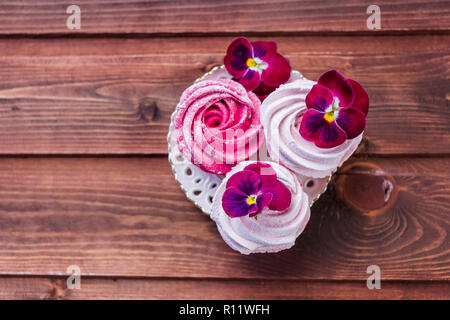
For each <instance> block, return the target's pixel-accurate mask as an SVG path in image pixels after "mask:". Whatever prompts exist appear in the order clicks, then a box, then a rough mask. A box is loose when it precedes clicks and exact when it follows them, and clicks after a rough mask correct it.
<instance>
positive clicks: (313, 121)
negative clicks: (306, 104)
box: [299, 109, 327, 141]
mask: <svg viewBox="0 0 450 320" xmlns="http://www.w3.org/2000/svg"><path fill="white" fill-rule="evenodd" d="M323 116H324V113H323V112H320V111H317V110H316V109H309V110H308V111H306V112H305V114H304V115H303V118H302V122H301V124H300V130H299V131H300V135H301V136H302V137H303V138H305V139H306V140H308V141H316V140H317V139H318V138H319V136H320V134H321V132H322V129H323V128H324V127H325V126H327V124H326V123H325V121H324V120H323Z"/></svg>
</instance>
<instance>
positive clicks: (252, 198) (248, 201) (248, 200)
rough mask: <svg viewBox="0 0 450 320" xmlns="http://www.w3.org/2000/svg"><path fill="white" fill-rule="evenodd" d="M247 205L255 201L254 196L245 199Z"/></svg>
mask: <svg viewBox="0 0 450 320" xmlns="http://www.w3.org/2000/svg"><path fill="white" fill-rule="evenodd" d="M246 202H247V204H248V205H252V204H255V203H256V196H248V198H247V200H246Z"/></svg>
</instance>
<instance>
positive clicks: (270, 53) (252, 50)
mask: <svg viewBox="0 0 450 320" xmlns="http://www.w3.org/2000/svg"><path fill="white" fill-rule="evenodd" d="M224 64H225V68H226V69H227V71H228V73H229V74H230V75H232V76H233V78H234V80H236V81H237V82H239V83H240V84H242V85H243V86H244V87H245V88H246V89H247V90H248V91H252V90H254V89H256V88H257V87H258V86H259V84H260V83H261V82H262V83H264V84H265V85H266V86H268V87H278V86H279V85H280V84H283V83H285V82H286V81H288V80H289V77H290V75H291V66H290V64H289V61H288V60H287V59H286V58H285V57H283V56H282V55H280V54H278V53H277V43H276V42H274V41H255V42H251V43H250V42H249V41H248V40H247V39H246V38H243V37H240V38H236V39H234V40H233V41H232V42H231V44H230V45H229V46H228V50H227V54H226V56H225V58H224Z"/></svg>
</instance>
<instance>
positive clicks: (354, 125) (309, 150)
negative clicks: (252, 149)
mask: <svg viewBox="0 0 450 320" xmlns="http://www.w3.org/2000/svg"><path fill="white" fill-rule="evenodd" d="M330 72H332V73H333V74H331V75H327V73H325V74H324V75H322V79H325V80H328V78H332V77H333V76H334V77H335V78H338V80H336V82H337V81H341V80H342V81H345V80H346V79H341V75H340V74H338V75H336V71H334V70H333V71H329V72H328V73H330ZM326 77H328V78H326ZM342 78H343V77H342ZM319 81H320V79H319ZM328 81H329V82H331V81H330V80H328ZM350 81H353V80H350V79H349V80H347V82H346V83H345V85H347V86H346V87H345V90H347V91H348V92H340V91H339V88H337V89H335V91H336V92H337V94H336V95H337V96H338V97H335V96H334V95H333V92H332V91H331V90H328V89H327V88H325V89H324V88H323V87H322V86H320V85H318V84H317V83H316V82H314V81H310V80H306V79H300V80H296V81H294V82H291V83H287V84H284V85H281V86H280V87H279V88H278V89H277V90H276V91H274V92H272V93H271V94H270V95H269V96H268V97H267V98H266V99H265V100H264V102H263V103H262V105H261V109H260V114H261V123H262V125H263V127H264V135H265V138H266V143H267V149H268V151H269V154H270V157H271V159H272V160H274V161H277V162H280V163H282V164H283V165H285V166H286V167H288V168H289V169H290V170H292V171H294V172H296V173H298V174H300V175H303V176H308V177H312V178H322V177H326V176H329V175H331V174H332V173H333V172H335V171H336V169H337V168H338V167H340V166H341V165H342V163H343V162H344V161H345V160H347V159H348V158H349V157H350V156H351V155H352V154H353V152H355V150H356V148H357V147H358V145H359V143H360V142H361V139H362V136H363V129H364V127H365V114H367V111H368V97H367V94H366V93H365V91H363V89H362V88H361V87H360V86H359V84H357V83H356V82H355V81H353V82H352V85H353V86H352V87H350V88H348V84H349V83H350ZM354 83H356V84H354ZM326 84H328V83H326ZM328 85H329V84H328ZM329 86H332V85H329ZM356 86H358V87H357V89H358V90H359V91H358V92H356V90H354V89H353V88H354V87H355V88H356ZM342 91H344V90H342ZM314 94H315V95H314ZM348 96H350V97H348ZM339 97H340V98H341V101H343V102H345V103H346V106H345V108H344V107H340V106H339V103H340V99H339ZM308 104H309V106H308ZM352 104H356V105H357V107H358V108H354V107H353V106H352ZM360 109H361V110H362V111H360ZM305 115H306V116H308V118H307V119H305ZM342 128H344V129H345V130H343V129H342ZM302 131H303V134H302ZM305 132H306V133H305ZM330 141H331V143H330Z"/></svg>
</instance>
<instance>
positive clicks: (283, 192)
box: [269, 181, 292, 211]
mask: <svg viewBox="0 0 450 320" xmlns="http://www.w3.org/2000/svg"><path fill="white" fill-rule="evenodd" d="M269 192H270V193H271V194H272V201H271V202H270V204H269V209H270V210H275V211H283V210H286V209H287V208H289V206H290V205H291V198H292V194H291V191H289V189H288V188H287V187H286V186H285V185H284V184H283V183H282V182H281V181H277V183H276V184H275V186H274V187H273V188H272V189H271V190H270V191H269Z"/></svg>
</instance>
